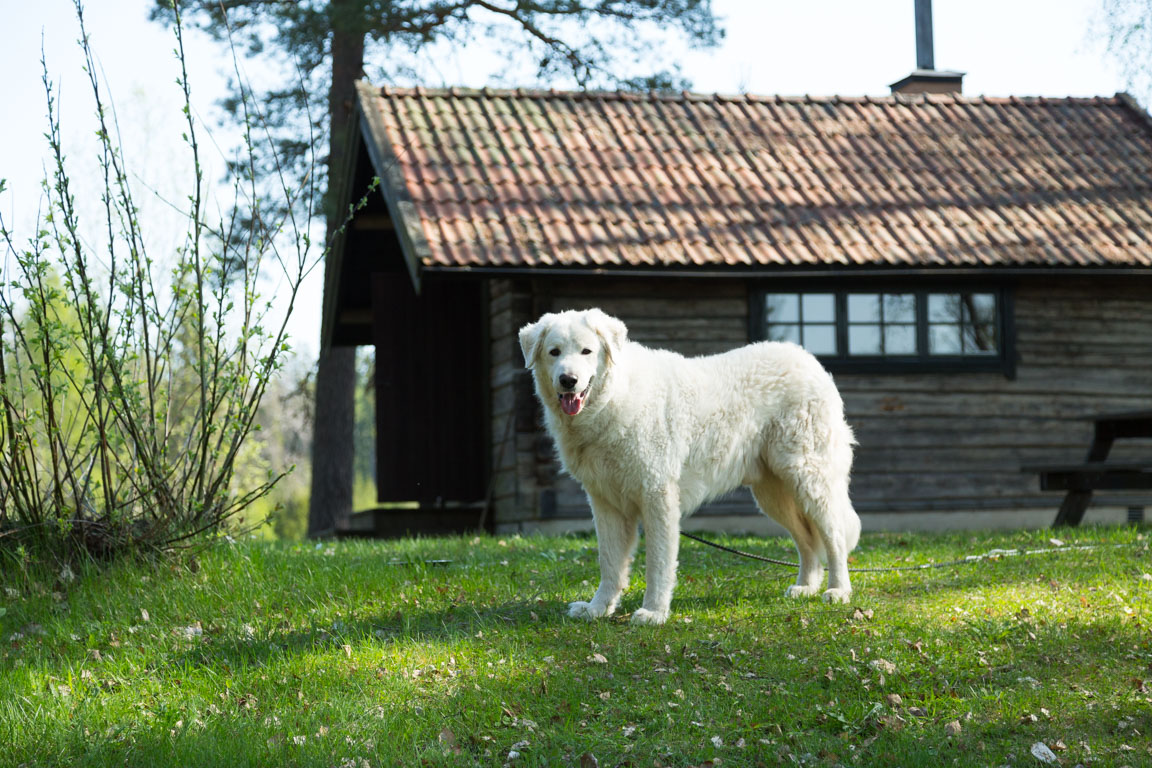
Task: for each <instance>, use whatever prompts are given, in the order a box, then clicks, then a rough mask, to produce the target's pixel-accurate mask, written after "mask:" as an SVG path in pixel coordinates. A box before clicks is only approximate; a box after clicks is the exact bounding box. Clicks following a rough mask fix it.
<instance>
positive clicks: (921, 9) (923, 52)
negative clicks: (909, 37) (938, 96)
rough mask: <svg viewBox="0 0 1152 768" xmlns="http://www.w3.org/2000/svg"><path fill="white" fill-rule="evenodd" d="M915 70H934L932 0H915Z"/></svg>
mask: <svg viewBox="0 0 1152 768" xmlns="http://www.w3.org/2000/svg"><path fill="white" fill-rule="evenodd" d="M916 69H936V62H935V61H934V58H933V56H932V0H916Z"/></svg>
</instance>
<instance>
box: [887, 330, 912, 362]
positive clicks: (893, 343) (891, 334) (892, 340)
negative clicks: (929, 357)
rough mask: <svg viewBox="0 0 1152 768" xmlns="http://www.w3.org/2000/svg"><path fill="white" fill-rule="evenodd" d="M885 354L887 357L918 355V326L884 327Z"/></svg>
mask: <svg viewBox="0 0 1152 768" xmlns="http://www.w3.org/2000/svg"><path fill="white" fill-rule="evenodd" d="M884 354H886V355H914V354H916V326H914V325H886V326H884Z"/></svg>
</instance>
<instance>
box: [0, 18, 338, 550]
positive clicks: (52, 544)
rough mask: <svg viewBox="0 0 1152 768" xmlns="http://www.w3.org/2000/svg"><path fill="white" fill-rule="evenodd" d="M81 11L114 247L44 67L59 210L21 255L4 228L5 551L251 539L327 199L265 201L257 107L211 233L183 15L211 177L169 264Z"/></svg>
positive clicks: (300, 194)
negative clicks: (276, 395) (86, 191)
mask: <svg viewBox="0 0 1152 768" xmlns="http://www.w3.org/2000/svg"><path fill="white" fill-rule="evenodd" d="M76 12H77V18H78V20H79V25H80V32H81V36H80V42H79V45H80V46H81V47H82V49H83V53H84V55H85V58H86V61H87V67H86V71H87V73H88V77H89V82H90V85H91V90H92V93H93V96H94V98H95V105H96V111H95V118H96V121H97V125H96V129H97V130H96V135H97V137H98V140H99V143H100V149H101V169H102V171H103V194H102V195H101V201H100V210H101V211H102V221H101V222H100V228H101V230H103V231H104V232H105V233H106V237H107V241H108V242H107V244H106V245H105V246H103V247H93V246H91V245H89V240H88V239H87V238H85V237H83V236H82V230H81V222H80V216H79V214H78V212H77V211H78V206H77V204H76V200H75V197H74V193H73V191H72V184H71V179H70V178H69V170H68V164H67V163H66V160H65V154H64V151H63V148H62V146H61V132H60V119H59V114H58V111H57V108H56V104H55V99H54V95H53V85H52V83H51V82H50V81H49V79H48V76H47V65H46V62H42V65H43V68H44V71H45V74H44V78H43V79H44V87H45V93H46V97H47V104H48V131H47V133H46V137H47V140H48V142H49V145H50V147H51V152H52V156H53V162H52V167H51V171H50V173H49V178H48V179H46V183H45V189H46V190H47V197H48V199H47V213H46V214H45V215H44V217H43V219H42V220H41V221H39V222H38V224H37V226H36V231H35V233H34V234H33V235H32V236H31V237H29V238H27V239H26V245H21V246H17V240H18V238H17V236H16V235H15V234H14V233H12V232H10V231H9V230H8V228H7V227H6V226H5V223H4V222H3V220H2V219H0V242H2V243H3V244H4V248H5V250H6V254H5V262H6V264H5V269H4V275H3V279H2V280H0V444H2V445H3V450H0V544H7V545H12V544H19V545H25V544H30V545H34V546H35V547H36V548H39V549H43V550H48V551H50V552H52V553H54V554H56V555H57V556H61V557H70V556H73V555H76V554H79V553H86V554H90V555H97V556H109V555H114V554H117V553H120V552H124V551H133V550H151V551H157V550H165V549H170V548H174V547H180V546H187V545H191V544H193V543H197V542H201V541H203V539H204V537H205V536H207V537H211V536H213V535H219V534H222V533H223V532H225V531H228V530H230V529H233V528H235V526H236V525H237V521H238V520H239V515H240V513H241V512H242V511H243V510H244V509H246V508H248V507H249V506H250V505H252V504H253V502H255V501H256V500H258V499H260V498H261V497H262V496H264V495H265V494H267V493H268V491H269V490H270V489H271V488H272V487H273V485H274V484H275V483H276V481H277V480H278V479H279V478H280V477H282V476H283V474H284V472H285V469H284V468H273V469H272V470H271V471H268V472H266V473H265V474H264V475H263V476H262V477H260V478H258V479H256V480H255V481H253V480H251V479H249V480H248V482H246V483H244V484H239V483H237V482H236V477H235V473H236V470H237V462H238V458H239V457H240V456H241V451H242V448H243V446H244V445H245V442H246V440H248V438H249V437H250V435H251V434H252V433H253V432H254V431H255V430H256V429H258V426H257V425H256V422H255V417H256V411H257V408H258V406H259V404H260V400H261V398H262V396H263V395H264V393H265V391H266V389H267V387H268V385H269V383H270V382H271V381H272V380H273V377H274V376H275V375H276V374H277V372H278V371H279V369H280V368H281V366H282V364H283V360H284V357H285V354H286V353H287V352H288V350H289V345H288V341H287V338H286V330H285V329H286V322H287V319H288V316H289V315H290V313H291V311H292V308H293V306H294V303H295V300H296V296H297V291H298V289H299V287H300V284H301V282H302V280H303V279H304V277H305V275H306V274H307V273H308V271H309V270H310V268H311V267H312V266H314V265H315V263H316V261H317V259H316V258H315V257H314V256H313V255H312V254H311V251H312V249H311V247H310V242H309V237H308V231H307V228H308V225H309V223H310V220H311V215H312V210H313V205H312V204H313V187H312V185H305V186H304V187H303V188H302V190H303V191H296V192H294V191H291V190H292V189H293V188H294V187H293V185H289V184H287V183H285V181H284V179H283V177H280V179H279V182H280V183H279V185H278V189H277V191H276V196H275V198H274V199H270V198H269V197H268V196H267V195H262V193H261V190H260V189H259V188H258V186H257V182H256V177H257V174H256V172H255V164H256V160H255V159H254V158H255V154H256V153H255V142H254V140H253V133H254V130H253V127H254V126H253V123H257V124H258V122H259V115H258V112H257V111H256V110H255V109H251V110H250V114H251V115H252V116H253V117H252V118H251V119H250V121H249V123H248V125H246V126H245V132H244V146H245V150H244V151H243V153H242V160H241V162H234V163H230V168H231V170H232V173H233V174H234V177H233V179H232V181H231V185H230V187H231V190H232V193H233V195H234V198H235V202H234V204H233V205H232V207H231V209H230V211H229V212H228V213H227V214H226V215H224V216H222V217H221V219H220V220H219V221H214V222H210V221H209V217H208V215H207V213H206V205H205V197H206V183H205V180H204V173H203V169H202V166H201V156H200V152H201V150H200V144H199V140H198V126H197V124H196V121H195V120H194V118H193V111H192V108H191V99H190V92H189V86H188V82H187V72H186V69H185V67H184V48H183V37H182V30H181V26H180V17H179V13H178V11H177V13H176V23H175V24H174V31H175V40H176V52H177V55H178V59H179V66H180V71H181V77H180V80H179V81H178V83H179V86H180V88H181V90H182V97H183V104H184V106H183V114H184V119H185V122H186V129H185V133H184V136H183V138H184V142H185V145H186V147H187V151H188V152H190V154H191V158H192V162H193V167H194V169H195V171H194V178H193V180H192V183H191V189H190V190H189V192H188V195H187V198H186V202H187V210H186V215H187V219H186V221H187V231H186V233H185V235H184V237H183V243H182V245H181V246H180V247H179V248H178V250H177V252H176V253H175V254H173V255H171V256H170V257H167V256H166V257H165V258H164V259H163V260H162V261H163V262H164V263H165V264H166V266H165V267H161V266H159V265H158V263H157V261H154V260H153V258H152V257H151V256H150V255H149V252H148V248H147V246H146V239H145V237H144V232H143V226H142V224H143V223H142V222H141V221H140V220H139V217H138V209H137V207H136V205H135V203H134V201H133V191H132V188H131V185H130V183H129V179H128V175H127V173H126V171H125V162H124V157H123V155H122V150H121V148H120V142H119V140H118V137H117V136H116V135H115V133H114V132H113V131H112V130H110V127H109V121H108V120H107V117H106V115H107V113H108V110H107V109H106V107H105V104H104V102H103V100H102V96H101V92H100V87H99V81H98V79H97V77H96V75H95V73H96V72H97V71H98V70H97V68H96V66H95V65H94V62H93V57H92V52H91V49H90V48H89V42H88V37H87V33H86V31H85V28H84V11H83V8H82V6H81V4H80V3H79V0H77V3H76ZM237 75H239V72H237ZM2 190H3V182H2V181H0V191H2ZM273 269H274V270H277V271H278V273H279V274H277V275H276V276H277V279H281V280H283V281H284V284H286V286H287V290H285V289H283V288H281V289H280V290H279V291H278V293H277V307H275V309H274V308H273V307H272V304H271V302H268V301H265V300H264V299H262V298H261V296H260V292H259V285H260V284H261V283H262V280H263V279H264V278H265V277H267V273H269V272H270V271H271V270H273ZM254 522H256V523H258V522H259V521H254Z"/></svg>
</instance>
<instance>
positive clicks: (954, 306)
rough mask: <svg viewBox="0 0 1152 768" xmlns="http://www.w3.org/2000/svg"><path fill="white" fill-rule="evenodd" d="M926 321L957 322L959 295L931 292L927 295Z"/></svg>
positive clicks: (958, 319)
mask: <svg viewBox="0 0 1152 768" xmlns="http://www.w3.org/2000/svg"><path fill="white" fill-rule="evenodd" d="M928 322H930V323H959V322H960V295H959V294H956V293H950V294H944V293H933V294H932V295H930V296H929V297H928Z"/></svg>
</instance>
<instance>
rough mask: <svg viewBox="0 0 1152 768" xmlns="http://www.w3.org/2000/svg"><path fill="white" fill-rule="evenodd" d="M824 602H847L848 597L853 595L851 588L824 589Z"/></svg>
mask: <svg viewBox="0 0 1152 768" xmlns="http://www.w3.org/2000/svg"><path fill="white" fill-rule="evenodd" d="M823 597H824V602H826V603H847V602H848V599H849V598H850V597H852V590H851V589H826V590H824V595H823Z"/></svg>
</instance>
